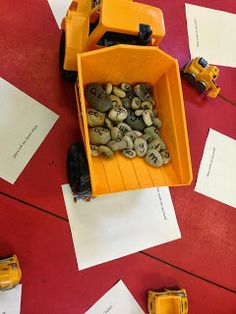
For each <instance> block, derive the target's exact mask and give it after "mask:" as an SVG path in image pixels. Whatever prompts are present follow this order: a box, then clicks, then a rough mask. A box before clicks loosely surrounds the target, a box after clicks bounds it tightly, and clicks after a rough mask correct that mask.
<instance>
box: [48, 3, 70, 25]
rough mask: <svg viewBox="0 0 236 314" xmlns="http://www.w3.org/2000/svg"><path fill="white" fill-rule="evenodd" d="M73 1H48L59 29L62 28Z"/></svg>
mask: <svg viewBox="0 0 236 314" xmlns="http://www.w3.org/2000/svg"><path fill="white" fill-rule="evenodd" d="M71 2H72V0H48V4H49V6H50V8H51V10H52V13H53V15H54V18H55V20H56V22H57V25H58V27H59V28H61V22H62V19H63V18H64V17H65V16H66V12H67V10H68V9H69V6H70V4H71Z"/></svg>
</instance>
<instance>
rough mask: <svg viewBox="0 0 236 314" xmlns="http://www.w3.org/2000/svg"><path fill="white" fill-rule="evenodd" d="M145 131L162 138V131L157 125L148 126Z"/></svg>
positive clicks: (154, 136)
mask: <svg viewBox="0 0 236 314" xmlns="http://www.w3.org/2000/svg"><path fill="white" fill-rule="evenodd" d="M144 133H145V134H149V135H151V136H152V137H153V138H158V139H159V138H160V132H159V130H158V128H157V127H155V126H149V127H148V128H147V127H146V128H145V130H144Z"/></svg>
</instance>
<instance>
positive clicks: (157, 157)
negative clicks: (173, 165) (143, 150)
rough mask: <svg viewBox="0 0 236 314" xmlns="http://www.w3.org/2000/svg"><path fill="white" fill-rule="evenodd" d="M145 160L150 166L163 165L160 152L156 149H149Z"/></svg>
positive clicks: (157, 166)
mask: <svg viewBox="0 0 236 314" xmlns="http://www.w3.org/2000/svg"><path fill="white" fill-rule="evenodd" d="M145 161H146V162H147V163H148V164H149V165H150V166H152V167H156V168H159V167H161V166H162V165H163V161H162V157H161V154H160V153H159V152H158V151H157V150H156V149H149V150H148V151H147V154H146V156H145Z"/></svg>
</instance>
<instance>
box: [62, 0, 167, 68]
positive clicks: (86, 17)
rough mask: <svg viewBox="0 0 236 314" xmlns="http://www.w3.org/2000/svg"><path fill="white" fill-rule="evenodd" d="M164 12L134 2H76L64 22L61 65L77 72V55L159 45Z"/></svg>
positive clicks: (162, 31) (85, 0)
mask: <svg viewBox="0 0 236 314" xmlns="http://www.w3.org/2000/svg"><path fill="white" fill-rule="evenodd" d="M164 35H165V27H164V20H163V14H162V11H161V10H160V9H158V8H155V7H152V6H149V5H145V4H142V3H137V2H133V0H116V1H110V0H100V1H98V0H96V1H94V0H93V1H92V0H79V1H78V0H75V1H73V2H72V3H71V5H70V7H69V10H68V11H67V14H66V16H65V18H64V19H63V21H62V41H61V56H60V63H61V67H62V69H63V70H64V71H73V72H76V71H77V54H78V53H80V52H87V51H91V50H95V49H98V48H102V47H108V46H112V45H116V44H133V45H143V46H144V45H145V46H146V45H150V46H158V45H159V43H160V41H161V39H162V38H163V37H164Z"/></svg>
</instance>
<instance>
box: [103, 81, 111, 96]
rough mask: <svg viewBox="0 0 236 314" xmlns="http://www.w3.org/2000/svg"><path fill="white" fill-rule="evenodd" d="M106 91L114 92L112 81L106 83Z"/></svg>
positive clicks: (108, 93) (108, 92)
mask: <svg viewBox="0 0 236 314" xmlns="http://www.w3.org/2000/svg"><path fill="white" fill-rule="evenodd" d="M105 91H106V93H107V95H110V94H111V92H112V84H111V83H109V82H108V83H106V88H105Z"/></svg>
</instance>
